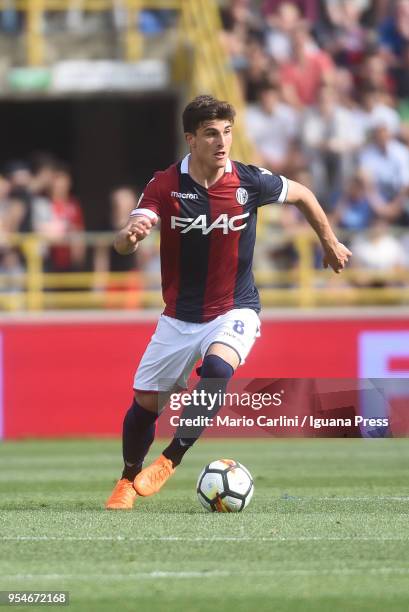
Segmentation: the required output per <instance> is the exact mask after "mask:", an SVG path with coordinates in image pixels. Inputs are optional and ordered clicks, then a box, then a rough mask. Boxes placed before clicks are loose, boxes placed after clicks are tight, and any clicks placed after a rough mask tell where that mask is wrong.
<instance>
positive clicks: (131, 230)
mask: <svg viewBox="0 0 409 612" xmlns="http://www.w3.org/2000/svg"><path fill="white" fill-rule="evenodd" d="M157 222H158V221H157V219H148V217H142V216H140V217H137V218H136V219H135V221H133V222H132V223H131V224H130V225H129V226H128V228H127V239H128V241H129V242H130V243H131V244H133V245H134V244H136V243H137V242H140V241H141V240H143V239H144V238H146V236H149V234H150V233H151V229H152V227H153V226H154V225H156V223H157Z"/></svg>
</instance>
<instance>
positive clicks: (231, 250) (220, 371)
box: [106, 96, 351, 509]
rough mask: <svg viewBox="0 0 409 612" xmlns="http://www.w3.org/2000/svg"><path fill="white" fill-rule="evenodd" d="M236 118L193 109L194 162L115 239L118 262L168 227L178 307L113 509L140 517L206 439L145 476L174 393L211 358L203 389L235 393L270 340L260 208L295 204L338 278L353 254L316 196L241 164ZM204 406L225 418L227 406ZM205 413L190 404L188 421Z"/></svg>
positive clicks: (166, 178)
mask: <svg viewBox="0 0 409 612" xmlns="http://www.w3.org/2000/svg"><path fill="white" fill-rule="evenodd" d="M234 116H235V111H234V108H233V107H232V106H231V105H230V104H229V103H227V102H221V101H219V100H216V99H215V98H213V97H212V96H199V97H197V98H195V99H194V100H193V101H192V102H190V104H188V106H187V107H186V108H185V110H184V112H183V129H184V132H185V137H186V141H187V144H188V147H189V150H190V153H189V154H188V155H186V157H185V158H184V159H183V160H182V161H180V162H178V163H176V164H173V165H172V166H170V167H169V168H168V169H167V170H165V171H163V172H156V173H155V174H154V177H153V178H152V179H151V181H150V182H149V183H148V185H147V186H146V188H145V191H144V193H143V194H142V196H141V198H140V200H139V202H138V206H137V208H135V210H133V211H132V212H131V214H130V219H129V222H128V224H127V225H126V227H125V228H124V229H122V230H121V231H120V232H119V233H118V234H117V236H116V238H115V248H116V250H117V251H118V253H120V254H121V255H129V254H131V253H133V252H134V251H135V250H136V249H137V248H138V246H139V243H140V242H141V241H142V240H143V239H144V238H145V237H146V236H147V235H148V234H149V233H150V231H151V229H152V227H153V226H154V225H155V224H156V223H157V222H158V220H159V219H160V232H161V246H160V255H161V269H162V291H163V299H164V302H165V304H166V306H165V310H164V312H163V314H162V315H161V317H160V320H159V323H158V325H157V328H156V331H155V333H154V335H153V336H152V339H151V341H150V343H149V345H148V347H147V349H146V351H145V353H144V355H143V357H142V360H141V362H140V364H139V367H138V369H137V372H136V374H135V379H134V391H135V395H134V400H133V403H132V405H131V407H130V408H129V410H128V412H127V413H126V415H125V419H124V423H123V437H122V441H123V458H124V469H123V473H122V478H121V479H120V480H119V481H118V482H117V484H116V486H115V488H114V490H113V492H112V494H111V496H110V498H109V499H108V501H107V502H106V508H108V509H130V508H132V506H133V504H134V502H135V499H136V497H137V495H141V496H148V495H153V494H154V493H157V492H158V491H159V490H160V489H161V487H162V486H163V485H164V484H165V482H166V481H167V480H168V478H169V477H170V476H171V475H172V474H173V473H174V471H175V468H176V467H177V466H178V465H179V464H180V462H181V460H182V458H183V456H184V454H185V453H186V451H187V450H188V449H189V448H190V447H191V446H192V445H193V444H194V442H195V441H196V440H197V438H198V437H199V436H200V433H201V431H202V429H203V428H196V429H194V430H192V431H190V432H188V434H186V430H184V429H183V428H181V427H179V428H177V430H176V432H175V436H174V438H173V440H172V441H171V442H170V444H169V445H168V446H167V447H166V448H165V449H164V450H163V453H162V454H161V455H160V456H159V457H158V458H157V459H156V460H155V461H154V462H153V463H152V464H151V465H150V466H148V467H145V468H144V469H143V461H144V458H145V456H146V454H147V452H148V450H149V447H150V445H151V444H152V442H153V439H154V435H155V422H156V420H157V418H158V416H159V414H160V412H161V410H162V409H163V407H164V406H165V404H166V402H167V400H168V398H169V396H170V394H171V393H172V392H174V391H175V390H176V389H183V388H186V383H187V380H188V378H189V376H190V374H191V372H192V369H193V367H194V365H195V363H196V361H197V360H198V359H199V358H202V360H203V361H202V365H201V368H199V369H198V373H199V375H200V380H199V382H198V385H197V387H196V388H197V389H198V390H199V391H203V390H204V391H205V392H212V393H214V392H215V391H220V392H221V393H223V391H224V390H225V389H226V386H227V384H228V381H229V379H230V378H231V377H232V376H233V374H234V372H235V370H236V369H237V368H238V366H239V365H240V364H242V363H244V360H245V359H246V357H247V356H248V354H249V352H250V350H251V348H252V346H253V344H254V341H255V339H256V338H257V337H258V336H259V335H260V320H259V317H258V313H259V311H260V301H259V295H258V291H257V289H256V287H255V285H254V279H253V274H252V260H253V251H254V243H255V238H256V222H257V209H258V207H259V206H265V205H267V204H276V205H279V206H283V205H287V204H295V205H296V206H297V207H298V208H299V209H300V210H301V211H302V212H303V213H304V215H305V217H306V218H307V220H308V221H309V223H310V224H311V226H312V227H313V228H314V230H315V232H316V233H317V235H318V237H319V239H320V242H321V245H322V248H323V251H324V266H325V267H328V266H330V267H331V268H332V269H333V270H334V271H335V272H337V273H338V272H340V271H341V270H342V269H343V268H344V266H345V264H346V263H347V261H348V257H349V256H350V255H351V252H350V251H349V250H348V249H347V248H346V247H345V246H344V245H343V244H341V243H340V242H338V240H337V238H336V237H335V235H334V233H333V231H332V229H331V227H330V225H329V223H328V220H327V217H326V215H325V213H324V211H323V210H322V208H321V206H320V205H319V203H318V202H317V200H316V198H315V196H314V195H313V193H312V192H311V191H310V190H309V189H307V188H306V187H304V186H303V185H301V184H299V183H297V182H294V181H291V180H287V179H286V178H285V177H283V176H277V175H274V174H272V173H271V172H269V171H268V170H265V169H264V168H257V167H255V166H251V165H246V164H243V163H240V162H236V161H231V160H230V158H229V152H230V148H231V144H232V130H233V123H234ZM201 397H203V393H202V394H201ZM213 397H215V396H214V395H213ZM202 408H203V410H205V413H206V414H209V415H210V416H214V414H215V413H216V412H217V410H218V409H219V408H220V406H217V405H216V406H214V407H212V412H208V410H207V409H208V407H206V406H203V407H202ZM198 413H200V410H198V409H197V408H196V409H195V408H194V407H193V406H186V407H185V408H184V410H183V411H182V414H181V415H180V416H181V419H185V418H189V417H194V416H195V415H197V414H198Z"/></svg>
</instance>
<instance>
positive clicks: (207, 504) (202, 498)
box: [197, 490, 214, 512]
mask: <svg viewBox="0 0 409 612" xmlns="http://www.w3.org/2000/svg"><path fill="white" fill-rule="evenodd" d="M197 498H198V500H199V501H200V503H201V504H202V506H203V507H204V508H205V509H206V510H208V511H209V512H214V509H213V507H212V504H211V503H210V502H209V500H208V499H206V498H205V496H204V495H203V493H202V492H201V491H200V490H198V491H197Z"/></svg>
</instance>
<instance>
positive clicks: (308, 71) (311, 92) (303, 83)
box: [280, 25, 334, 107]
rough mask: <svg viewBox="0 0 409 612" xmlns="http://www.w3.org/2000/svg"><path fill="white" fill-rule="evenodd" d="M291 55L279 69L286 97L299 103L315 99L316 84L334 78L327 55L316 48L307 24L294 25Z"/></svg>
mask: <svg viewBox="0 0 409 612" xmlns="http://www.w3.org/2000/svg"><path fill="white" fill-rule="evenodd" d="M291 49H292V55H291V58H290V60H289V61H288V62H284V63H283V64H282V66H281V69H280V80H281V83H282V85H283V91H284V93H285V96H286V100H287V101H288V102H289V103H293V104H297V105H298V106H299V107H302V106H305V105H311V104H314V103H315V102H316V101H317V98H318V93H319V89H320V86H321V85H322V84H323V83H326V84H330V83H331V82H332V81H333V79H334V64H333V61H332V59H331V56H330V55H329V54H328V53H326V52H325V51H323V50H321V49H319V48H318V47H317V45H316V43H315V42H314V40H313V39H312V37H311V35H310V33H309V31H308V28H307V27H306V26H305V25H303V26H301V25H300V26H298V28H297V29H296V30H295V31H294V32H293V34H292V37H291Z"/></svg>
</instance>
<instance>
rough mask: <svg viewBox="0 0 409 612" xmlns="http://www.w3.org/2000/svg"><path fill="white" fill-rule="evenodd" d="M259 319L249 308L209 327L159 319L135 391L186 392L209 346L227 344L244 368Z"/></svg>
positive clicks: (218, 320)
mask: <svg viewBox="0 0 409 612" xmlns="http://www.w3.org/2000/svg"><path fill="white" fill-rule="evenodd" d="M259 336H260V319H259V318H258V315H257V313H256V312H255V311H254V310H251V309H250V308H236V309H234V310H230V311H229V312H226V313H225V314H223V315H220V316H218V317H216V319H213V320H212V321H209V322H208V323H188V322H186V321H179V320H178V319H173V318H172V317H168V316H166V315H161V317H160V319H159V322H158V325H157V327H156V330H155V333H154V334H153V336H152V338H151V341H150V342H149V344H148V346H147V348H146V351H145V353H144V355H143V357H142V359H141V362H140V364H139V367H138V369H137V371H136V374H135V378H134V385H133V386H134V389H135V390H138V391H170V390H172V389H173V388H175V387H180V388H183V389H185V388H186V387H187V381H188V380H189V376H190V374H191V372H192V370H193V367H194V365H195V363H196V362H197V360H198V359H199V358H200V357H201V358H202V359H203V358H204V356H205V355H206V352H207V350H208V348H209V346H210V345H211V344H214V343H215V342H218V343H221V344H226V345H227V346H230V347H231V348H232V349H234V350H235V351H236V353H237V354H238V356H239V358H240V364H243V363H244V362H245V360H246V357H247V355H248V354H249V352H250V350H251V348H252V346H253V344H254V342H255V340H256V338H258V337H259Z"/></svg>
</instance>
